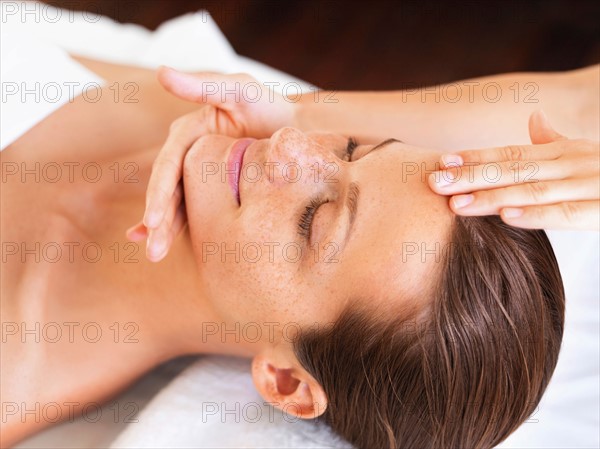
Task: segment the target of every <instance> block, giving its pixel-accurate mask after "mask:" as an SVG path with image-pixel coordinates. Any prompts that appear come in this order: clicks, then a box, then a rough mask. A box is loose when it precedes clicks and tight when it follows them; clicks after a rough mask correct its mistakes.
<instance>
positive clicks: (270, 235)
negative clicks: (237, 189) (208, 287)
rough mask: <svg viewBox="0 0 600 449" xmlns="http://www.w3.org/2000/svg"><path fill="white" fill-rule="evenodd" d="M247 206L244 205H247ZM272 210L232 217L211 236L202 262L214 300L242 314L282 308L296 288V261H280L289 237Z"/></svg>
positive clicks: (251, 315) (255, 315)
mask: <svg viewBox="0 0 600 449" xmlns="http://www.w3.org/2000/svg"><path fill="white" fill-rule="evenodd" d="M248 212H250V211H248ZM278 218H279V220H281V216H279V217H278V214H277V213H269V214H266V213H258V211H256V213H248V214H246V215H245V216H244V215H243V216H242V217H240V218H239V219H238V220H236V222H234V223H232V224H231V225H230V226H229V228H228V229H227V230H225V231H224V232H223V233H222V234H221V236H220V241H219V242H215V243H216V246H214V247H213V248H212V252H214V253H215V254H213V255H211V256H210V257H208V260H207V261H206V263H205V264H204V270H205V275H206V279H207V281H208V282H210V283H211V284H212V286H213V288H212V290H213V296H215V295H216V297H215V298H214V300H215V301H216V302H219V303H221V304H223V305H225V304H227V307H229V308H231V309H233V308H236V310H235V311H233V310H232V311H231V313H236V314H240V315H241V317H243V319H266V317H269V316H273V315H276V314H278V313H279V312H280V311H281V310H282V309H284V308H285V304H286V301H287V300H288V299H289V298H290V297H293V296H294V295H293V292H294V291H295V290H296V288H295V287H294V286H295V283H297V279H296V278H295V273H296V272H297V266H298V264H297V263H290V262H289V261H286V260H285V258H284V257H283V255H282V248H283V246H284V245H285V243H286V242H287V241H289V240H290V238H289V235H290V233H289V232H288V233H283V232H282V228H283V226H284V225H283V223H282V222H281V221H280V222H277V219H278Z"/></svg>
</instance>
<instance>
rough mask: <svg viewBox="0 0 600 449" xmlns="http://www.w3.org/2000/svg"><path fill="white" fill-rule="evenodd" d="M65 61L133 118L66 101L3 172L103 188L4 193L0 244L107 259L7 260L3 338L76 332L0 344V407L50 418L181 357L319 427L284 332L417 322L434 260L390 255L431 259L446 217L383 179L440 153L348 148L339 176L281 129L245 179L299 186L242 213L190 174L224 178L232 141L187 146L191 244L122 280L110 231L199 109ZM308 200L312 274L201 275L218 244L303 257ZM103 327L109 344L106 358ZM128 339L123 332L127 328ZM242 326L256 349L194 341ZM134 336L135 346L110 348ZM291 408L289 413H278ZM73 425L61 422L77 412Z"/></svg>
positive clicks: (223, 270)
mask: <svg viewBox="0 0 600 449" xmlns="http://www.w3.org/2000/svg"><path fill="white" fill-rule="evenodd" d="M81 62H82V63H84V64H85V65H87V66H88V67H89V68H91V69H92V70H94V71H96V73H99V74H100V75H101V76H103V77H104V78H105V79H107V81H108V83H107V86H110V85H111V84H112V82H113V81H134V82H137V83H138V84H139V86H140V91H139V98H140V101H139V102H138V103H136V104H124V103H115V102H114V101H112V100H111V96H110V94H109V89H108V87H107V88H106V92H105V93H106V95H103V96H102V97H103V98H104V99H105V100H102V101H100V102H98V103H93V104H92V103H86V102H84V101H82V99H81V98H79V99H76V100H75V101H74V102H73V103H71V104H68V105H66V106H64V107H63V108H61V109H59V110H58V111H56V112H55V113H54V114H52V115H50V116H49V117H47V118H46V119H45V120H43V121H42V122H41V123H40V124H38V125H37V126H36V127H34V128H33V129H31V130H30V131H29V132H28V133H26V134H25V135H24V136H23V137H21V138H20V139H19V140H18V141H16V142H15V143H14V144H12V145H11V146H10V147H8V148H7V149H6V150H5V151H3V152H2V153H1V158H2V163H3V164H4V163H16V164H21V163H25V164H26V165H27V167H32V166H34V164H35V162H40V163H42V164H44V163H49V162H52V163H57V164H59V165H63V164H64V163H65V162H76V163H79V164H81V165H83V164H85V163H88V162H90V161H93V162H95V163H97V164H99V165H100V166H101V167H102V169H103V173H106V174H108V173H110V174H111V176H103V177H102V179H101V181H100V182H97V183H91V182H85V181H83V180H82V178H81V177H80V176H77V177H76V180H75V181H74V182H69V181H68V179H67V178H66V177H63V178H62V179H61V181H60V182H57V183H47V182H44V181H43V180H42V181H41V182H40V183H37V182H33V181H27V182H22V181H21V179H20V177H19V176H11V177H9V178H7V179H6V182H3V184H2V205H1V214H0V215H1V222H0V225H1V231H2V241H3V242H19V243H21V242H24V243H25V245H26V247H27V248H33V247H35V244H36V242H40V243H41V244H45V243H48V242H56V243H58V244H59V245H61V246H63V248H64V242H79V243H81V244H85V243H87V242H95V243H96V244H97V245H99V246H100V247H101V248H102V249H103V251H104V252H103V254H105V255H106V256H105V257H102V258H101V260H100V261H98V262H96V263H90V262H89V261H86V260H83V258H82V257H81V256H80V255H81V253H80V252H75V260H74V261H73V262H71V261H69V260H68V258H67V257H66V256H65V257H62V258H61V259H60V260H59V261H58V262H56V263H51V262H48V261H46V260H44V259H42V260H41V261H40V262H36V261H35V259H34V257H31V256H27V257H25V261H24V262H23V261H22V259H21V257H20V256H19V255H17V256H10V257H7V260H6V262H5V263H2V267H1V270H2V272H1V276H2V284H1V298H2V301H1V311H0V312H1V314H2V321H3V323H17V324H19V325H23V323H24V325H25V326H26V327H27V329H33V328H35V326H36V323H39V324H40V326H44V325H45V324H47V323H65V322H75V323H79V324H78V326H77V327H75V333H74V336H75V338H74V341H73V342H70V341H69V339H68V338H67V337H66V335H67V334H68V329H67V328H66V327H65V326H63V327H62V330H63V334H64V337H63V338H61V339H60V341H59V342H58V343H52V342H50V341H49V340H48V339H47V338H40V339H39V341H35V338H32V337H31V336H30V335H29V336H25V337H23V335H21V334H16V335H12V334H11V335H8V334H6V335H3V337H4V336H6V341H5V342H3V343H2V351H1V353H0V362H1V363H0V366H1V375H2V376H1V379H2V382H1V383H0V389H1V390H0V394H1V396H2V399H3V403H5V404H6V403H17V404H22V403H25V404H28V405H30V404H35V403H40V404H42V405H43V404H48V403H50V402H55V403H58V404H61V407H62V413H63V416H64V417H65V418H66V417H68V416H69V409H68V407H67V406H64V404H65V403H67V402H70V401H71V402H78V403H79V404H83V405H84V404H86V403H89V402H103V401H107V400H109V399H110V398H111V397H113V396H114V395H116V394H117V393H118V392H119V391H121V390H123V389H124V388H126V387H127V386H128V385H130V384H131V383H132V382H134V381H135V380H136V379H137V378H139V377H140V376H141V375H143V374H144V373H146V372H147V371H149V370H151V369H152V368H153V367H155V366H157V365H158V364H159V363H161V362H163V361H166V360H169V359H171V358H174V357H177V356H180V355H183V354H190V353H218V354H229V355H239V356H246V357H253V359H254V361H253V369H252V374H253V378H254V381H255V384H256V386H257V389H258V390H259V392H260V393H261V394H262V395H263V397H264V398H265V400H267V401H270V402H272V403H274V405H276V406H278V407H281V408H285V409H286V411H287V412H288V413H294V414H296V415H298V416H301V417H304V418H310V417H314V416H317V415H319V414H321V413H323V411H324V410H325V408H326V405H327V400H326V397H325V395H324V393H323V391H322V389H321V387H320V386H319V385H318V384H317V383H316V382H315V381H314V379H312V377H311V376H309V375H308V373H306V372H305V371H304V370H303V369H302V367H301V366H300V365H299V364H298V362H297V360H296V358H295V356H294V355H293V353H292V351H291V341H290V338H289V333H288V334H284V324H287V323H298V324H299V325H314V323H319V325H326V324H328V323H330V322H332V321H334V320H335V319H336V317H337V316H338V314H339V313H340V312H341V310H342V309H343V308H344V306H345V305H346V304H348V301H349V299H350V298H353V299H356V300H357V301H360V302H362V303H363V304H367V305H368V306H369V307H371V308H372V310H374V311H381V313H390V312H392V311H401V309H402V307H405V306H412V307H423V306H424V304H423V303H422V302H423V298H425V297H426V295H427V293H428V292H427V290H426V288H425V289H424V286H423V282H422V281H421V280H422V279H426V278H427V276H430V275H431V272H432V267H433V266H434V264H435V258H433V257H431V256H430V257H427V258H426V260H425V261H424V262H422V260H421V257H420V254H417V255H412V256H411V257H407V259H406V260H405V261H403V260H402V258H401V257H400V256H399V255H400V254H401V253H402V251H403V243H405V242H416V243H418V244H419V245H421V244H423V245H424V247H425V248H433V247H434V245H435V243H436V242H438V243H441V244H442V245H443V244H444V242H446V239H447V232H448V229H449V224H450V220H451V217H452V213H451V211H450V209H449V208H448V205H447V201H446V200H445V199H444V198H443V197H441V196H439V195H436V194H435V193H433V192H432V191H431V190H430V189H429V188H428V186H427V177H426V176H425V175H424V174H422V173H421V172H418V173H417V174H413V175H410V176H408V175H407V176H406V179H405V182H398V180H399V178H400V175H401V173H402V167H403V165H402V163H403V162H404V163H405V164H406V163H407V162H410V163H415V164H416V166H417V167H420V164H422V163H423V164H425V168H427V170H434V169H435V167H436V163H437V161H438V160H439V157H440V154H441V153H440V152H439V151H431V150H424V149H420V148H417V147H413V146H408V145H404V144H401V143H391V144H390V145H388V146H386V147H385V148H381V149H379V150H376V151H374V152H373V153H372V154H368V153H369V151H371V150H372V148H373V145H364V146H359V147H358V148H357V149H356V150H355V153H354V155H353V161H352V162H347V161H343V160H342V158H343V152H344V149H345V147H346V143H347V138H346V137H345V136H340V135H333V134H310V135H308V134H303V133H302V132H300V131H298V130H295V129H292V128H284V129H282V130H280V131H278V132H277V133H276V134H275V135H274V136H273V137H272V138H271V139H265V140H257V141H255V142H254V143H253V144H252V146H251V147H250V149H249V151H248V153H247V155H246V157H247V159H245V162H246V163H248V162H251V161H255V162H259V163H262V162H265V161H270V162H279V163H280V164H281V166H283V164H285V163H288V162H292V161H293V162H296V163H297V164H298V166H300V167H301V168H303V176H304V177H303V178H302V179H301V181H300V182H295V183H292V182H286V181H285V180H283V178H282V173H281V172H280V171H277V170H275V172H274V177H273V178H272V182H271V181H269V179H268V178H267V177H266V176H265V177H263V178H262V179H261V181H260V182H257V183H249V182H248V183H246V182H244V181H242V184H241V201H242V205H241V207H240V206H238V204H237V202H236V200H235V198H234V196H233V194H232V192H231V189H230V186H229V185H228V184H227V183H223V182H221V181H220V178H219V177H217V176H213V177H209V178H208V179H207V180H206V182H203V180H202V177H201V176H198V170H199V169H200V168H201V167H202V163H203V162H221V161H224V160H225V159H226V157H227V154H228V150H229V148H230V147H231V145H232V144H233V143H234V141H235V139H231V138H228V137H224V136H206V137H203V138H202V139H200V140H198V141H197V142H196V143H195V144H194V145H193V148H192V149H191V151H189V153H188V154H187V156H186V159H185V163H184V185H185V201H186V208H187V215H188V223H189V227H188V228H186V231H185V232H183V233H182V234H181V235H180V236H179V237H178V238H177V239H176V240H175V241H174V243H173V246H172V248H171V250H170V252H169V254H168V256H167V257H166V258H165V259H164V260H163V261H162V262H161V263H160V264H154V263H151V262H149V261H147V260H146V259H145V257H143V249H140V250H139V251H138V252H137V253H135V254H134V258H135V260H136V261H135V263H125V262H124V260H125V254H126V253H127V254H129V252H128V250H125V245H126V244H127V243H128V241H127V240H126V238H125V229H127V227H128V226H129V225H130V224H131V223H132V222H134V221H135V218H136V217H139V216H140V215H141V214H142V213H143V207H144V198H145V186H146V184H147V182H148V179H149V176H150V173H151V170H152V162H153V161H154V159H155V157H156V155H157V153H158V150H159V148H160V145H161V143H162V142H164V140H165V139H166V137H167V135H168V132H169V125H170V123H171V122H172V121H173V120H174V119H175V118H176V117H178V116H180V115H183V114H186V113H188V112H189V111H190V110H192V109H193V110H196V109H197V105H194V104H189V103H186V102H183V101H180V100H177V99H175V98H173V97H168V96H167V95H166V94H165V93H164V92H163V91H162V89H161V88H160V86H159V85H158V84H157V83H156V81H155V80H154V75H153V74H152V73H150V72H146V71H143V70H139V69H129V68H124V67H119V66H112V65H107V64H100V63H97V62H94V61H86V60H81ZM159 105H160V107H159ZM115 162H118V163H119V164H120V165H119V166H120V167H124V164H126V163H129V162H133V163H134V164H136V166H137V167H138V168H139V171H138V172H137V173H136V178H137V179H138V180H139V182H137V183H124V182H115V181H114V180H113V178H112V174H113V172H111V169H110V167H111V166H112V164H114V163H115ZM315 163H317V164H319V166H325V165H324V164H325V163H329V164H335V166H337V167H338V170H337V172H336V174H335V176H334V177H333V179H334V180H336V181H338V182H336V183H324V182H314V171H309V170H304V169H306V168H308V167H310V166H312V165H314V164H315ZM63 166H64V165H63ZM411 167H412V165H411ZM28 179H30V178H28ZM120 179H122V178H120ZM319 179H321V178H319ZM351 182H355V183H357V184H359V186H360V192H361V193H360V199H359V202H358V213H357V215H356V220H355V223H354V230H353V233H352V236H351V238H350V239H349V240H348V241H347V243H346V245H345V248H344V250H343V251H340V252H339V254H337V255H336V258H337V259H339V260H338V261H337V262H335V263H325V261H324V258H325V255H326V248H325V246H324V244H326V243H333V244H334V245H338V246H341V242H342V239H343V237H342V235H343V228H344V227H345V220H346V215H344V214H343V213H341V209H343V207H342V206H341V204H340V202H339V200H340V198H342V197H343V196H344V195H345V193H346V192H347V191H348V189H349V185H350V183H351ZM317 193H320V194H323V195H325V194H327V195H328V196H330V199H331V200H332V202H331V203H328V204H326V205H324V206H323V207H321V208H320V209H319V210H318V212H317V213H316V215H315V221H314V227H313V233H312V237H314V239H313V240H314V242H315V243H317V245H320V247H321V251H320V252H319V254H320V257H319V258H318V260H317V261H316V262H315V261H314V259H312V258H306V259H303V260H302V261H300V262H297V263H293V262H290V261H289V260H285V259H284V258H283V255H282V252H281V251H278V250H277V248H275V251H274V259H273V261H272V262H271V261H270V260H269V258H268V257H267V256H266V254H265V253H263V257H262V258H260V260H258V261H256V262H252V261H250V260H248V259H247V258H245V257H241V258H240V262H239V263H235V261H234V260H233V258H232V257H231V256H229V257H227V258H226V259H225V261H224V262H222V261H221V259H220V257H219V256H216V257H215V256H211V257H208V258H207V259H206V262H204V261H203V258H204V257H205V256H206V254H205V253H204V252H203V249H202V242H218V243H219V244H220V243H221V242H223V243H225V244H226V245H227V248H234V247H235V243H236V242H239V243H240V244H241V245H242V246H243V245H244V244H245V243H249V242H254V243H262V242H281V243H284V244H285V243H287V242H297V243H298V244H299V245H305V244H306V243H305V242H304V241H303V237H301V236H300V235H298V232H297V223H296V222H297V220H298V217H299V215H300V214H301V213H302V211H303V209H304V208H305V207H306V205H307V202H308V201H309V200H310V198H311V197H312V196H313V195H315V194H317ZM424 205H425V206H424ZM115 243H117V245H118V247H119V248H120V250H121V252H120V256H119V257H118V260H117V261H115V260H114V250H110V249H109V248H110V247H111V245H114V244H115ZM303 248H304V246H303ZM329 251H331V250H329ZM306 254H309V253H308V252H306ZM313 254H314V252H311V253H310V255H311V257H313ZM327 254H328V253H327ZM420 298H421V302H419V300H420ZM86 323H95V325H96V327H99V328H100V329H101V330H102V332H103V337H102V339H101V340H100V341H98V342H96V343H91V342H90V341H89V340H85V339H84V338H82V333H81V328H82V326H83V325H84V324H86ZM114 323H118V328H119V330H120V334H119V337H118V338H117V341H115V339H114V336H115V334H114V327H111V326H113V325H114ZM126 323H134V327H133V328H131V327H129V328H126V327H125V324H126ZM249 323H250V324H251V325H254V324H258V325H259V326H262V327H263V330H264V328H265V327H267V329H266V330H264V331H263V332H262V334H261V338H259V339H249V338H243V335H244V334H243V333H242V338H240V339H239V340H238V341H236V339H235V338H234V337H232V336H231V335H230V334H229V336H228V337H225V338H223V334H221V333H220V332H216V333H211V332H207V327H206V326H207V324H210V325H212V326H220V329H221V330H223V329H235V327H236V325H237V326H239V328H240V329H243V328H244V327H245V326H246V325H248V324H249ZM266 323H276V324H275V325H273V324H270V325H268V326H267V324H266ZM210 329H211V330H214V327H211V328H210ZM269 329H270V330H271V331H272V332H269ZM289 329H290V328H289V327H288V332H289ZM292 329H293V328H292ZM132 332H133V339H134V344H132V343H127V342H126V336H131V333H132ZM290 403H294V404H296V405H297V406H296V407H295V408H286V405H287V404H290ZM79 409H80V407H75V410H74V411H75V413H77V412H78V411H79ZM23 418H24V419H22V416H21V414H20V413H16V414H14V415H10V416H8V419H6V420H3V422H2V432H0V435H1V436H0V438H1V440H0V445H1V446H2V447H8V446H11V445H13V444H15V443H16V442H17V441H19V440H20V439H22V438H24V437H26V436H27V435H30V434H31V433H33V432H36V431H39V430H40V429H42V428H43V427H45V426H47V425H49V424H51V423H50V422H47V421H45V420H44V419H42V420H40V421H39V422H36V420H35V415H31V414H30V415H27V416H25V417H23Z"/></svg>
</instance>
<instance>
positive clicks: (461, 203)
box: [452, 193, 475, 209]
mask: <svg viewBox="0 0 600 449" xmlns="http://www.w3.org/2000/svg"><path fill="white" fill-rule="evenodd" d="M474 199H475V197H474V196H473V195H472V194H470V193H469V194H468V195H456V196H453V197H452V202H453V203H454V208H456V209H460V208H461V207H465V206H467V205H469V204H471V203H472V202H473V200H474Z"/></svg>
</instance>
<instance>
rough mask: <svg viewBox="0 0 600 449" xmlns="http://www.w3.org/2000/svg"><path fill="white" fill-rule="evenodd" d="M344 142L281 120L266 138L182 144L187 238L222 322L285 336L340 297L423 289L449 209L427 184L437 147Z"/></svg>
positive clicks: (314, 321) (380, 303)
mask: <svg viewBox="0 0 600 449" xmlns="http://www.w3.org/2000/svg"><path fill="white" fill-rule="evenodd" d="M248 142H250V145H249V146H247V143H248ZM352 147H353V145H352V142H350V145H349V140H348V138H346V137H343V136H340V135H334V134H314V133H313V134H304V133H302V132H300V131H298V130H296V129H293V128H283V129H281V130H279V131H278V132H276V133H275V134H274V135H273V136H272V137H271V139H264V140H251V141H250V140H246V139H244V140H242V141H239V140H236V139H232V138H229V137H224V136H206V137H204V138H201V139H200V140H198V141H197V142H196V144H195V145H194V146H193V148H192V149H191V150H190V151H189V152H188V154H187V156H186V159H185V163H184V185H185V200H186V208H187V214H188V221H189V228H190V235H191V239H192V245H193V249H194V253H195V257H196V260H197V264H198V267H199V275H200V277H201V281H202V283H203V286H204V288H205V292H206V295H207V300H208V301H209V302H210V304H211V306H212V307H214V309H215V310H216V311H217V313H218V314H219V315H220V316H221V317H222V318H223V321H224V322H225V323H228V324H229V325H230V327H229V329H234V328H235V326H240V328H242V327H243V326H246V325H248V324H249V323H252V325H253V326H256V325H258V326H260V327H261V328H262V329H263V330H264V329H265V328H268V329H271V330H272V333H271V335H264V332H263V333H262V337H263V340H264V339H265V338H267V337H268V338H269V339H273V338H275V339H276V338H280V337H281V332H284V333H285V334H287V335H283V336H284V337H286V336H287V337H291V336H290V333H293V332H294V331H295V330H297V328H298V326H319V325H325V324H328V323H332V322H334V321H335V320H336V318H337V316H338V315H339V314H340V313H341V312H342V310H343V308H344V307H345V305H347V304H348V301H350V300H353V301H357V302H358V303H360V304H362V305H365V306H367V307H373V308H375V307H383V309H380V310H390V311H391V310H393V308H394V306H402V305H406V304H400V302H402V301H407V299H406V298H407V297H411V296H412V297H418V296H419V292H423V293H424V294H426V292H427V291H428V289H427V287H429V286H431V284H432V282H433V280H434V279H435V277H434V275H435V273H436V271H435V266H436V261H438V262H439V261H440V260H441V257H442V252H443V250H444V249H445V248H446V244H447V241H448V240H447V239H448V231H449V226H450V221H451V217H452V213H451V211H450V209H449V208H448V205H447V200H446V199H445V198H444V197H442V196H439V195H436V194H435V193H433V192H432V191H431V190H430V189H429V187H428V186H427V176H428V175H429V172H431V171H433V170H434V169H436V168H438V167H437V166H436V164H437V161H438V160H439V156H440V153H439V152H437V151H432V150H424V149H421V148H416V147H412V146H408V145H405V144H403V143H400V142H398V141H389V142H386V143H382V144H379V145H358V146H357V147H356V148H354V149H353V148H352ZM244 148H246V150H245V152H244ZM348 150H349V152H352V156H351V158H350V160H348V157H347V155H348ZM352 150H353V151H352ZM241 155H243V162H242V164H241V165H240V164H236V161H237V160H241V159H236V157H237V158H239V157H240V156H241ZM228 161H229V162H228ZM228 164H229V165H228ZM236 166H237V167H236ZM237 169H239V201H238V197H237V192H236V189H237V182H236V179H237V177H238V175H237V171H238V170H237ZM253 335H256V333H253Z"/></svg>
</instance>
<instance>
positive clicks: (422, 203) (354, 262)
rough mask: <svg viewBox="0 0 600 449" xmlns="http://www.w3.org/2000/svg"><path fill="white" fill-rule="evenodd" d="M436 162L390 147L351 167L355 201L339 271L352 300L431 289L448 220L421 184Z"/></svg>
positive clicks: (440, 201) (416, 151)
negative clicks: (353, 222) (353, 220)
mask: <svg viewBox="0 0 600 449" xmlns="http://www.w3.org/2000/svg"><path fill="white" fill-rule="evenodd" d="M367 151H368V148H367ZM438 160H439V153H437V152H435V151H426V150H423V149H420V148H416V147H411V146H407V145H404V144H399V143H392V144H390V145H389V146H388V147H386V148H382V149H381V150H378V151H376V152H374V153H373V154H372V155H369V156H368V157H366V156H365V157H364V159H359V161H357V162H356V163H355V165H354V166H353V170H354V171H355V173H353V174H352V177H353V179H355V180H356V182H358V183H359V185H360V190H361V196H360V204H359V207H358V213H357V217H356V226H355V230H354V235H353V236H352V238H351V240H350V241H349V242H348V245H347V247H346V249H345V254H344V257H343V265H344V266H343V269H342V270H341V271H342V272H343V277H344V278H345V279H346V281H345V282H346V283H347V284H348V285H349V286H351V288H352V290H353V293H354V294H356V295H358V296H361V297H371V298H381V300H388V301H391V302H393V301H394V298H399V297H402V296H407V295H411V296H412V295H415V294H417V295H418V293H419V292H423V293H425V292H427V291H429V289H430V287H431V286H432V285H433V281H434V280H435V278H436V277H437V276H438V274H439V272H440V270H439V268H440V267H441V264H442V262H443V260H444V255H445V253H446V251H447V250H448V243H449V232H450V226H451V223H452V217H453V214H452V212H451V211H450V209H449V207H448V202H447V199H446V198H445V197H442V196H440V195H437V194H435V193H434V192H432V191H431V190H430V189H429V187H428V185H427V182H426V179H427V175H428V174H429V172H430V171H431V170H434V169H435V167H436V165H435V164H436V163H437V161H438ZM348 279H352V280H353V281H351V282H348V281H347V280H348Z"/></svg>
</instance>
